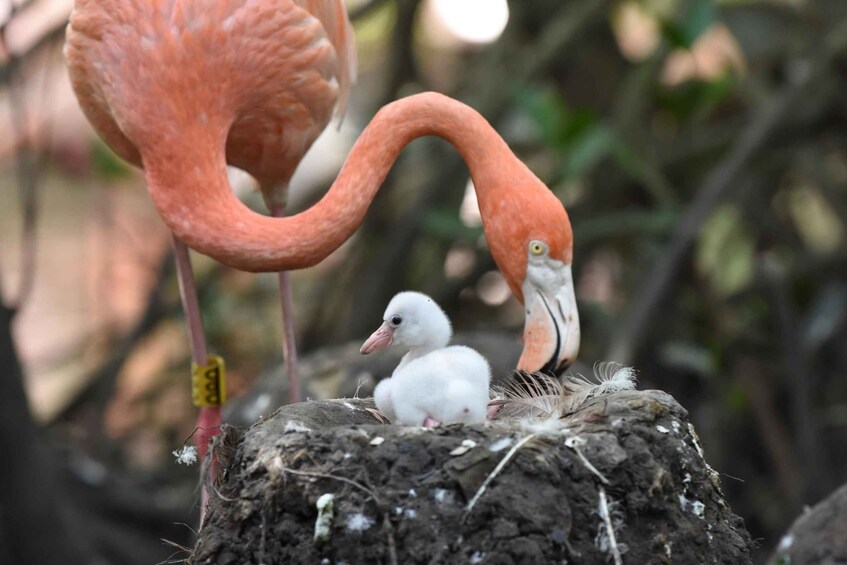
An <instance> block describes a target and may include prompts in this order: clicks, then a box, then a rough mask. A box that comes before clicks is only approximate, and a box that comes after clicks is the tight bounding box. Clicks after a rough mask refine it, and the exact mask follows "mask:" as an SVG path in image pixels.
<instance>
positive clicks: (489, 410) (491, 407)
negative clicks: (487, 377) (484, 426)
mask: <svg viewBox="0 0 847 565" xmlns="http://www.w3.org/2000/svg"><path fill="white" fill-rule="evenodd" d="M498 400H500V399H499V398H495V399H494V400H492V401H491V402H489V403H488V406H486V407H485V413H486V414H487V415H488V419H489V420H493V419H494V418H496V417H497V414H498V413H499V412H500V406H501V405H500V404H499V403H498V402H497V401H498Z"/></svg>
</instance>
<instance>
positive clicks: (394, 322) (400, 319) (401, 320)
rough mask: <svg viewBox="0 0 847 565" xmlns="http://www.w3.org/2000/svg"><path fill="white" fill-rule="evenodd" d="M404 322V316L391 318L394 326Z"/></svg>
mask: <svg viewBox="0 0 847 565" xmlns="http://www.w3.org/2000/svg"><path fill="white" fill-rule="evenodd" d="M402 323H403V318H401V317H400V316H394V317H393V318H391V325H393V326H399V325H400V324H402Z"/></svg>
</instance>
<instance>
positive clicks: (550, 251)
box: [480, 164, 580, 374]
mask: <svg viewBox="0 0 847 565" xmlns="http://www.w3.org/2000/svg"><path fill="white" fill-rule="evenodd" d="M513 173H517V174H512V175H508V177H509V179H508V183H506V184H501V186H500V187H499V188H500V190H496V191H490V192H489V193H488V194H489V195H491V197H480V211H481V212H482V217H483V222H484V224H485V226H484V227H485V235H486V240H487V242H488V246H489V248H490V249H491V254H492V256H493V257H494V260H495V261H496V263H497V266H498V267H499V268H500V271H501V272H502V273H503V276H504V277H505V279H506V282H507V283H508V284H509V287H510V288H511V289H512V292H513V293H514V295H515V296H516V297H517V298H518V300H520V301H521V302H522V303H523V304H524V307H525V309H526V324H525V326H524V334H523V338H524V349H523V354H522V355H521V358H520V360H519V362H518V369H521V370H524V371H529V372H536V371H542V372H547V373H552V374H560V373H562V372H564V370H565V369H567V368H568V367H569V366H570V365H571V364H572V363H573V362H574V360H575V358H576V355H577V353H578V351H579V339H580V330H579V314H578V313H577V308H576V298H575V296H574V285H573V275H572V273H571V262H572V260H573V232H572V231H571V223H570V219H569V218H568V214H567V212H566V211H565V208H564V206H563V205H562V203H561V202H560V201H559V199H558V198H556V196H555V195H554V194H553V193H552V192H551V191H550V190H549V189H548V188H547V187H546V186H545V185H544V183H542V182H541V181H540V180H539V179H538V178H537V177H536V176H535V175H534V174H532V173H531V172H530V171H529V170H528V169H526V167H523V165H522V164H521V165H520V167H519V168H518V170H517V171H513ZM481 194H482V191H481Z"/></svg>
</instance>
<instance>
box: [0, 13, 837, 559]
mask: <svg viewBox="0 0 847 565" xmlns="http://www.w3.org/2000/svg"><path fill="white" fill-rule="evenodd" d="M11 6H14V9H12V10H11V11H10V10H7V8H10V7H11ZM67 8H68V7H67V6H64V5H63V4H62V2H48V1H46V0H43V1H37V0H32V1H29V2H28V1H26V0H24V1H23V2H21V1H17V2H15V3H14V4H11V5H6V4H5V3H4V2H2V1H0V25H2V30H3V35H2V38H3V42H2V44H0V268H2V270H0V289H1V290H0V291H2V304H3V306H2V308H0V452H2V460H3V463H2V465H0V489H2V490H1V491H0V561H2V562H3V563H26V562H33V563H36V562H37V563H52V562H63V563H76V562H79V563H83V562H86V563H94V562H97V563H154V562H157V561H160V560H164V559H167V558H168V556H169V555H171V554H175V558H177V559H178V558H180V555H181V554H180V552H179V548H177V547H174V546H172V545H169V544H167V543H165V542H163V541H161V540H160V538H165V539H167V540H171V542H172V543H177V544H183V545H191V543H192V539H193V533H192V531H191V527H194V526H195V524H196V506H197V504H198V501H197V499H198V496H197V490H196V472H197V471H196V468H185V467H180V466H177V465H175V464H174V462H173V456H172V455H171V451H172V450H174V449H176V448H178V447H179V446H180V445H182V443H183V441H185V439H186V437H188V436H189V435H190V434H191V432H192V430H193V421H194V417H195V412H194V409H193V407H192V406H191V403H190V396H189V392H188V387H187V384H188V378H187V376H188V375H187V366H188V359H189V354H188V344H187V341H186V339H185V337H184V333H183V330H182V326H181V320H180V318H179V316H180V313H181V310H180V307H179V302H178V295H177V292H176V283H175V280H174V277H173V272H172V268H171V263H172V259H171V256H170V251H169V246H168V234H167V232H166V230H165V228H164V226H163V225H162V224H161V222H160V221H159V220H158V219H157V218H156V216H155V212H154V211H153V210H152V206H151V205H150V203H149V199H148V198H147V196H146V193H145V191H144V183H143V179H142V177H141V176H140V174H139V173H138V172H137V171H133V170H130V169H129V168H128V167H127V166H125V165H124V164H123V163H121V162H120V161H119V160H118V159H117V158H116V157H114V156H113V155H112V154H111V153H110V152H109V151H108V149H106V148H105V147H104V146H103V145H102V143H101V142H99V141H98V140H97V139H96V136H95V135H94V134H93V133H92V132H91V130H90V128H88V127H87V125H86V123H85V121H84V119H83V118H82V117H81V115H80V114H79V111H78V109H77V108H76V105H75V101H74V99H73V97H72V94H71V93H70V90H69V87H68V85H67V76H66V73H65V71H64V68H63V64H62V59H61V45H62V40H63V32H64V21H66V18H67ZM350 9H351V14H352V16H353V19H354V24H355V28H356V34H357V39H358V46H359V65H360V73H359V79H358V83H357V85H356V86H355V87H354V92H353V97H352V103H351V109H350V111H349V112H348V115H347V118H346V120H345V122H344V124H343V126H342V128H341V131H340V133H339V132H336V131H335V130H334V129H333V132H331V133H330V134H329V136H328V140H327V141H326V143H323V140H322V142H321V144H320V145H319V146H318V147H316V148H315V151H314V152H313V154H311V155H310V156H309V157H308V158H307V164H304V171H303V173H302V174H301V176H300V177H299V179H298V180H297V181H296V182H295V183H294V186H293V188H292V200H291V206H292V208H293V210H294V211H296V210H297V209H303V208H305V207H307V206H308V205H309V204H310V203H311V202H314V201H315V200H316V199H317V198H319V197H320V195H321V194H323V193H324V192H325V190H326V189H327V187H328V186H329V184H330V183H331V181H332V178H333V176H334V174H335V173H336V171H337V169H338V167H339V165H340V162H341V160H342V159H343V157H344V155H345V154H346V151H347V149H348V148H349V145H350V143H352V140H353V139H355V136H356V135H357V133H358V131H360V130H361V128H362V127H364V125H365V124H366V123H367V122H368V120H369V119H370V117H371V116H372V115H373V114H374V112H375V111H376V110H377V109H378V108H379V107H380V106H381V105H383V104H385V103H387V102H390V101H392V100H394V99H396V98H398V97H401V96H404V95H408V94H411V93H414V92H418V91H422V90H438V91H440V92H444V93H446V94H449V95H451V96H453V97H456V98H458V99H460V100H463V101H464V102H466V103H468V104H470V105H472V106H473V107H475V108H476V109H478V110H479V111H480V112H481V113H482V114H483V115H485V116H486V117H487V118H488V119H489V121H491V122H492V124H493V125H494V126H495V128H496V129H497V130H498V131H500V132H501V133H502V134H503V136H504V137H505V138H506V140H507V141H508V142H509V144H510V145H511V146H512V148H513V149H514V150H515V152H516V153H517V154H518V155H519V156H520V157H521V158H522V159H523V160H524V161H525V162H526V163H527V164H528V165H529V166H530V168H532V169H533V170H534V171H535V172H536V174H538V176H539V177H540V178H542V180H544V181H545V182H546V183H547V184H548V186H549V187H550V188H551V190H553V191H554V192H555V193H556V194H557V195H558V196H559V197H560V198H561V199H562V201H563V202H564V203H565V206H566V207H567V209H568V211H569V214H570V216H571V220H572V222H573V226H574V234H575V235H574V237H575V259H574V270H575V277H576V285H577V299H578V304H579V309H580V317H581V322H582V335H583V342H582V350H581V352H580V358H581V360H582V361H583V362H585V363H587V364H588V365H590V364H592V363H593V362H595V361H601V360H611V361H618V362H621V363H625V364H631V365H634V366H635V367H636V368H637V369H638V370H639V372H640V387H641V388H653V387H655V388H660V389H663V390H666V391H668V392H669V393H671V394H673V395H674V396H675V397H676V398H677V399H678V400H679V401H680V402H681V403H682V405H683V406H685V407H686V408H687V409H688V410H689V411H690V414H691V418H692V420H693V422H694V423H695V425H696V426H697V429H698V431H699V433H700V436H701V438H702V440H703V443H704V447H705V451H706V454H707V458H708V460H709V462H710V463H711V465H712V466H713V467H714V468H715V469H716V470H718V471H719V472H721V473H722V475H723V477H722V478H723V486H724V489H725V491H726V493H727V495H728V498H729V500H730V502H731V504H732V507H733V509H734V510H735V512H737V513H738V514H740V515H741V516H743V517H744V518H745V520H746V524H747V527H748V528H749V530H750V532H751V534H752V536H753V538H754V539H755V540H757V542H758V543H759V544H760V546H761V549H760V550H759V551H758V553H757V559H758V560H759V561H762V560H764V559H765V558H766V557H767V555H768V554H769V553H770V551H771V549H772V548H773V547H774V546H775V545H776V543H778V541H779V537H780V535H781V534H782V533H783V532H784V531H785V529H786V528H787V526H788V525H789V524H790V522H791V521H792V520H793V519H794V518H795V517H796V516H797V515H798V514H799V513H800V512H801V511H802V509H803V508H804V507H805V506H806V505H812V504H814V503H816V502H818V501H819V500H821V499H822V498H823V497H825V496H826V495H827V494H828V493H829V492H831V491H832V490H833V489H835V488H836V487H837V486H839V485H840V484H842V483H844V482H845V479H847V449H845V446H847V380H845V378H844V374H845V370H847V347H845V343H847V342H845V339H847V248H845V228H847V225H845V222H847V133H845V118H847V113H845V112H846V111H847V96H845V94H844V92H845V91H847V77H846V76H845V70H847V2H844V1H843V0H768V1H765V0H750V1H723V2H717V3H715V2H711V1H708V0H655V1H647V0H644V1H621V2H601V1H599V0H520V1H513V2H510V3H509V10H510V17H509V21H508V25H507V27H506V29H505V31H504V33H503V34H502V36H500V37H499V38H498V39H497V40H496V41H494V42H491V43H486V44H479V43H471V42H467V41H465V40H462V39H461V38H460V37H459V36H456V35H455V34H451V33H450V32H449V30H448V29H447V28H445V26H444V25H443V24H441V23H439V20H438V19H437V18H436V16H435V14H436V12H437V6H436V2H419V1H415V0H373V1H370V2H367V1H364V2H358V3H355V4H354V3H352V2H351V3H350ZM7 12H8V15H5V14H7ZM484 19H485V18H483V17H482V16H480V21H483V20H484ZM483 23H484V22H483ZM329 138H331V139H329ZM235 182H236V184H238V185H240V186H241V185H244V186H247V187H248V189H247V190H246V191H245V193H246V194H247V196H246V198H247V199H248V201H250V202H253V203H255V204H256V206H257V208H261V204H259V199H258V198H257V197H256V195H255V194H252V195H251V194H249V193H250V190H249V185H250V180H249V179H245V178H243V177H239V178H237V179H236V181H235ZM467 183H468V173H467V170H466V169H465V167H464V165H463V163H462V162H461V160H460V158H459V157H458V155H457V153H456V152H455V150H454V149H453V148H452V147H450V146H449V145H448V144H447V143H446V142H443V141H440V140H436V139H427V140H422V141H417V142H415V143H413V144H412V146H411V147H410V148H408V149H407V150H406V151H405V152H404V153H403V154H402V156H401V158H400V160H399V162H398V164H397V165H396V167H395V168H394V170H393V172H392V173H391V175H390V176H389V178H388V181H387V182H386V184H385V186H384V189H383V190H382V191H381V192H380V194H379V196H378V197H377V199H376V201H375V203H374V205H373V207H372V208H371V210H370V212H369V214H368V217H367V220H366V222H365V225H364V226H363V228H362V229H361V230H360V231H359V232H358V233H357V235H356V236H355V237H354V239H353V240H352V241H351V242H350V243H349V244H348V245H346V246H345V247H344V248H343V249H342V250H340V251H339V252H337V253H336V254H334V255H333V256H332V257H330V259H328V260H327V261H326V262H324V263H323V264H322V265H320V266H319V267H316V268H314V269H310V270H308V271H304V272H298V273H295V276H294V285H295V301H296V308H297V313H298V318H297V324H298V338H299V342H300V347H301V350H302V351H304V352H309V351H314V350H317V349H319V348H321V347H323V346H327V345H333V344H340V343H345V342H347V341H350V340H361V339H363V338H364V337H366V336H367V334H368V333H369V332H370V331H372V330H373V329H374V327H375V323H376V322H378V319H379V317H380V315H381V312H382V310H383V308H384V306H385V304H386V303H387V302H388V300H389V299H390V297H391V296H392V295H393V294H394V293H395V292H397V291H399V290H404V289H416V290H420V291H424V292H427V293H429V294H431V295H432V296H433V297H434V298H435V299H436V300H438V301H439V302H440V303H441V304H442V305H443V306H444V307H445V309H446V310H447V311H448V313H449V314H450V315H451V317H452V318H453V319H454V322H455V325H456V326H457V329H459V330H479V329H491V328H498V329H505V330H508V331H511V332H513V333H514V335H515V336H516V339H517V336H518V335H519V333H520V327H521V321H522V311H521V308H520V306H519V305H518V304H517V302H516V301H515V300H514V298H511V297H510V296H509V295H508V293H507V292H506V291H505V284H504V283H503V281H502V279H501V278H499V275H498V274H497V273H496V268H495V267H494V265H493V262H492V260H491V258H490V256H489V255H488V253H487V251H486V250H485V247H484V245H481V243H480V241H481V236H482V231H481V228H480V227H479V226H478V223H477V222H476V221H475V218H474V214H473V212H474V208H473V205H472V202H467V201H466V202H465V204H464V205H462V203H463V197H464V195H465V192H466V187H467ZM196 259H197V261H195V262H196V264H197V269H198V284H199V288H200V294H201V301H202V307H203V314H204V321H205V324H206V330H207V332H208V336H209V340H210V344H211V347H212V349H213V350H214V351H216V352H218V353H220V354H222V355H223V356H224V357H225V358H226V359H227V362H228V365H229V368H230V380H231V391H232V393H233V394H235V395H237V394H239V393H241V392H243V391H245V390H247V389H248V388H249V387H250V384H251V383H252V382H253V381H254V380H255V379H256V378H257V377H258V376H259V375H260V374H262V373H263V372H267V371H280V370H281V369H280V368H279V362H280V359H279V357H280V355H279V346H278V343H279V338H278V335H279V328H278V325H279V323H278V311H277V297H276V289H275V279H274V277H273V276H272V275H261V276H256V275H250V274H245V273H238V272H234V271H231V270H228V269H225V268H223V267H220V266H218V265H216V264H214V263H213V262H211V261H209V260H204V259H203V258H196ZM10 329H11V330H12V331H11V333H10ZM22 384H23V386H24V389H25V390H26V393H27V396H24V391H23V390H22V388H21V385H22ZM27 399H28V402H27ZM92 556H98V558H99V559H101V560H100V561H96V560H95V559H93V558H92Z"/></svg>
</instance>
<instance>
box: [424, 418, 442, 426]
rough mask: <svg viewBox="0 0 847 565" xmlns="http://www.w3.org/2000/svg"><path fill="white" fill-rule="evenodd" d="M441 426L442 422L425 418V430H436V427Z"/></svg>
mask: <svg viewBox="0 0 847 565" xmlns="http://www.w3.org/2000/svg"><path fill="white" fill-rule="evenodd" d="M440 425H441V422H439V421H438V420H436V419H435V418H430V417H429V416H427V417H426V418H424V421H423V427H425V428H434V427H436V426H440Z"/></svg>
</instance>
